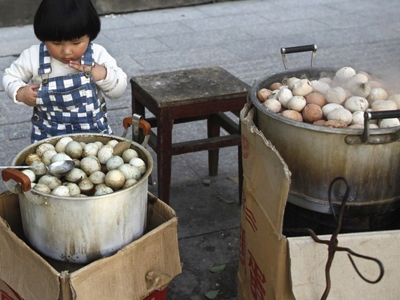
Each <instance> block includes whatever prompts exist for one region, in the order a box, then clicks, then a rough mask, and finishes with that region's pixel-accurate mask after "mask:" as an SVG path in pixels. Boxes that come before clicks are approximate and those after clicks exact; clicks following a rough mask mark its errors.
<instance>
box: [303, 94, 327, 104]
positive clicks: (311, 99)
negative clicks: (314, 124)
mask: <svg viewBox="0 0 400 300" xmlns="http://www.w3.org/2000/svg"><path fill="white" fill-rule="evenodd" d="M305 98H306V103H307V104H316V105H318V106H319V107H322V106H324V105H325V104H326V99H325V96H324V95H323V94H321V93H319V92H311V93H309V94H308V95H307V96H306V97H305Z"/></svg>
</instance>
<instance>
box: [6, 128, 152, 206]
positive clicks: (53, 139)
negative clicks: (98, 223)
mask: <svg viewBox="0 0 400 300" xmlns="http://www.w3.org/2000/svg"><path fill="white" fill-rule="evenodd" d="M66 136H69V137H71V138H73V139H74V137H81V138H85V137H87V138H89V137H90V138H95V137H99V138H101V139H108V140H112V139H116V140H118V141H128V142H131V143H132V145H133V146H134V147H135V148H137V149H139V150H140V152H142V154H143V155H144V156H145V157H146V172H145V173H144V174H143V175H142V177H141V178H140V179H139V180H138V181H137V183H136V184H135V185H133V186H131V187H129V188H126V189H121V190H118V191H114V192H113V193H112V194H113V195H118V194H121V193H126V192H127V191H129V190H131V189H134V188H136V187H137V186H138V185H141V184H142V182H143V181H147V180H148V177H149V176H150V174H151V172H152V171H153V165H154V162H153V157H152V156H151V154H150V152H149V151H148V150H147V149H146V148H145V147H144V146H142V145H140V144H139V143H136V142H134V141H132V140H129V139H126V138H124V137H120V136H116V135H109V134H101V133H74V134H65V135H59V136H53V137H49V138H46V139H43V140H41V141H38V142H35V143H33V144H31V145H29V146H28V147H26V148H25V149H23V150H21V151H20V152H19V153H18V154H17V155H16V156H15V157H14V159H13V160H12V162H11V165H13V166H17V165H21V162H20V160H21V158H22V156H23V155H24V154H25V155H26V154H28V153H30V152H31V151H32V152H31V153H33V150H35V149H36V148H37V147H38V146H39V145H41V144H44V143H47V142H50V143H51V144H55V143H56V142H57V141H58V140H59V139H61V138H62V137H66ZM131 147H132V146H131ZM29 150H31V151H29ZM28 151H29V152H28ZM25 158H26V157H24V158H23V161H24V160H25ZM23 161H22V163H23ZM17 162H19V163H18V164H17ZM23 193H32V194H35V195H38V196H43V197H45V198H54V199H60V200H73V201H81V202H82V201H92V200H96V199H104V198H105V197H109V196H110V194H105V195H98V196H87V197H71V196H70V197H67V196H58V195H53V194H47V193H43V192H41V191H36V190H32V189H30V190H29V191H28V192H23Z"/></svg>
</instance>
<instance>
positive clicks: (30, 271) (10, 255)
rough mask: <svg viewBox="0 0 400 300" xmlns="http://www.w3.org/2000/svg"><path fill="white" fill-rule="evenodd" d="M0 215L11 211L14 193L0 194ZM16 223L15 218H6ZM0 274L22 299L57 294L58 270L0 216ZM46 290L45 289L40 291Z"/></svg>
mask: <svg viewBox="0 0 400 300" xmlns="http://www.w3.org/2000/svg"><path fill="white" fill-rule="evenodd" d="M0 202H1V207H2V210H1V211H2V217H3V216H11V215H14V210H15V209H16V208H18V205H17V204H16V203H18V196H17V195H14V194H11V193H3V194H1V195H0ZM9 220H11V219H9ZM10 223H12V224H13V226H14V227H15V226H16V223H15V222H12V221H11V222H10ZM0 241H1V247H0V258H1V259H0V278H1V279H2V280H3V281H5V282H6V283H7V284H8V285H10V286H12V287H13V289H14V290H17V291H18V293H19V295H20V296H21V297H23V298H24V299H27V300H28V299H29V300H35V299H39V298H37V295H42V297H40V300H54V299H58V298H59V292H60V291H59V284H58V273H57V272H56V271H55V270H54V269H53V268H52V267H51V266H50V265H49V264H48V263H47V262H46V261H45V260H44V259H43V258H42V257H41V256H40V255H38V254H37V253H36V252H35V251H33V250H32V249H31V248H30V247H29V246H28V245H27V244H26V243H25V242H23V241H22V240H21V239H20V238H19V237H18V236H17V235H16V234H15V233H14V232H13V231H11V228H10V227H9V225H8V224H7V222H5V221H4V219H0ZM43 291H46V293H43Z"/></svg>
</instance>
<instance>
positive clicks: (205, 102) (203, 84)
mask: <svg viewBox="0 0 400 300" xmlns="http://www.w3.org/2000/svg"><path fill="white" fill-rule="evenodd" d="M131 87H132V113H133V114H138V115H141V116H143V117H144V118H145V119H146V121H148V122H149V123H150V125H151V126H152V127H153V128H157V134H155V133H154V132H151V134H150V141H149V145H150V147H151V148H152V149H153V150H154V151H155V152H156V154H157V175H158V197H159V198H160V199H161V200H163V201H164V202H166V203H169V194H170V182H171V162H172V155H178V154H183V153H189V152H196V151H202V150H208V151H209V158H208V164H209V175H210V176H216V175H217V173H218V155H219V150H218V149H219V148H222V147H229V146H238V152H239V153H238V156H239V158H238V161H239V162H238V163H239V202H240V200H241V196H242V195H241V193H242V182H243V178H242V160H241V156H242V155H241V134H240V129H239V124H237V123H236V122H234V121H233V120H232V119H231V118H229V117H228V116H227V115H226V114H224V112H233V113H235V114H236V115H238V114H239V112H240V110H241V109H242V108H243V106H244V104H245V103H246V101H247V94H248V91H249V90H250V87H249V86H248V85H247V84H246V83H244V82H242V81H241V80H239V79H238V78H236V77H235V76H233V75H232V74H230V73H229V72H227V71H226V70H224V69H222V68H220V67H210V68H200V69H192V70H181V71H175V72H169V73H161V74H155V75H149V76H140V77H132V78H131ZM146 108H147V109H148V110H149V111H150V112H151V113H152V114H153V115H154V116H155V117H153V118H146V117H145V109H146ZM204 119H207V136H208V138H206V139H198V140H194V141H193V140H190V141H186V142H180V143H172V129H173V125H174V124H178V123H185V122H192V121H198V120H204ZM220 127H222V128H224V129H225V130H226V131H227V132H228V133H229V134H228V135H224V136H220Z"/></svg>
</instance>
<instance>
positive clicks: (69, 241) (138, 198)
mask: <svg viewBox="0 0 400 300" xmlns="http://www.w3.org/2000/svg"><path fill="white" fill-rule="evenodd" d="M70 136H71V137H72V138H73V139H74V140H76V141H79V142H80V141H82V142H86V143H87V142H94V141H101V142H103V143H107V142H108V141H109V140H111V139H116V140H118V141H128V140H126V139H123V138H120V137H115V136H109V135H101V134H74V135H70ZM59 138H60V137H53V138H49V139H46V140H43V141H40V142H38V143H35V144H33V145H31V146H29V147H28V148H26V149H24V150H23V151H21V152H20V153H19V154H18V155H17V156H16V157H15V158H14V160H13V162H12V164H13V165H23V163H24V160H25V158H26V157H27V156H28V155H29V154H30V153H34V152H35V149H36V148H37V147H38V146H39V145H40V144H42V143H46V142H49V143H52V144H55V143H56V142H57V141H58V140H59ZM131 148H133V149H135V150H136V151H137V152H138V153H139V156H140V157H141V158H142V159H143V160H144V161H145V162H146V165H147V171H146V173H145V174H144V175H143V176H142V178H141V179H140V180H139V181H138V182H137V183H136V184H135V185H134V186H132V187H130V188H128V189H124V190H120V191H117V192H114V193H112V194H108V195H103V196H90V197H82V198H74V197H60V196H54V195H49V194H45V193H41V192H38V191H36V190H29V191H28V192H21V193H20V194H19V202H20V207H21V217H22V225H23V230H24V233H25V235H26V238H27V239H28V241H29V243H30V244H31V246H32V247H33V248H35V249H36V250H37V251H39V252H40V253H42V254H44V255H46V256H48V257H51V258H53V259H56V260H60V261H67V262H73V263H88V262H90V261H93V260H95V259H98V258H100V257H103V256H107V255H110V254H113V253H115V252H116V251H117V250H119V249H120V248H121V247H123V246H125V245H127V244H129V243H131V242H132V241H133V240H135V239H137V238H139V237H140V236H142V235H143V232H144V230H145V226H146V216H147V197H148V195H147V192H148V177H149V175H150V174H151V171H152V169H153V160H152V157H151V155H150V153H149V152H148V151H147V150H146V149H145V148H144V147H143V146H141V145H139V144H137V143H134V142H132V146H131Z"/></svg>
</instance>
